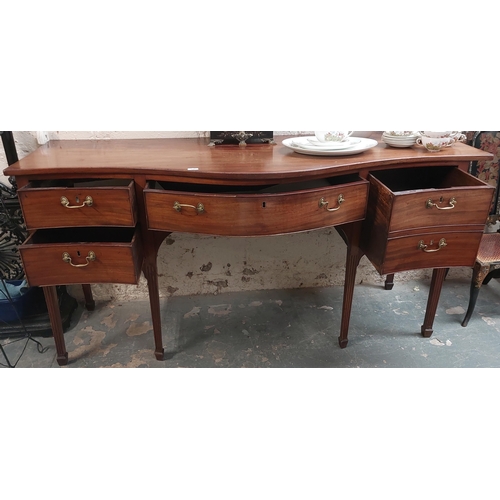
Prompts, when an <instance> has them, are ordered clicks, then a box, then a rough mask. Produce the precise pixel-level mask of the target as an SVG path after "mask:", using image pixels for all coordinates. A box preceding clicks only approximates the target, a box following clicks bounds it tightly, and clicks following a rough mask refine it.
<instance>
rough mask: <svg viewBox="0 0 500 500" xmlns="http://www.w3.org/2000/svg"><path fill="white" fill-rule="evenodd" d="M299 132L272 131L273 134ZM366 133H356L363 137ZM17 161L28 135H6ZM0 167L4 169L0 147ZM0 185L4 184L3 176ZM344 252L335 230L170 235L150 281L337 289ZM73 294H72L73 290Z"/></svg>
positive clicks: (169, 285)
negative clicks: (155, 277)
mask: <svg viewBox="0 0 500 500" xmlns="http://www.w3.org/2000/svg"><path fill="white" fill-rule="evenodd" d="M304 133H306V132H275V135H276V136H278V135H284V134H297V135H298V134H304ZM208 134H209V133H208V132H202V131H201V132H49V133H48V136H49V139H51V140H69V139H76V140H91V139H103V140H106V139H129V138H171V137H200V136H208ZM364 134H368V132H367V133H363V132H361V133H359V134H358V135H364ZM14 137H15V140H16V147H17V151H18V155H19V157H20V158H23V157H24V156H26V155H27V154H28V153H30V152H31V151H34V150H35V149H36V148H37V147H38V143H37V134H36V132H14ZM0 150H1V151H0V168H1V170H3V169H4V168H5V167H6V166H7V162H6V160H5V155H4V153H3V148H0ZM3 182H6V180H5V177H4V179H3ZM345 257H346V246H345V244H344V242H343V241H342V239H341V238H340V236H339V235H338V233H337V232H336V230H335V229H333V228H330V229H321V230H315V231H306V232H303V233H296V234H288V235H282V236H270V237H254V238H224V237H217V236H215V237H214V236H204V235H198V234H182V233H173V234H172V235H170V236H169V237H168V238H167V239H166V240H165V241H164V243H163V244H162V246H161V247H160V250H159V253H158V274H159V285H160V294H161V295H162V296H170V295H172V294H176V295H196V294H219V293H224V292H234V291H245V290H264V289H285V288H299V287H300V288H308V287H317V286H330V285H334V286H341V285H343V283H344V270H345ZM431 273H432V270H421V271H412V272H406V273H398V274H397V275H396V284H395V286H397V282H398V281H406V280H410V279H425V280H429V279H430V276H431ZM470 273H471V271H470V270H469V269H465V268H459V269H452V270H451V271H450V277H453V276H457V275H459V276H466V277H470ZM384 279H385V277H381V276H379V274H378V273H377V272H376V271H375V269H374V268H373V266H372V265H371V263H370V262H369V261H368V259H366V257H363V258H362V259H361V262H360V265H359V267H358V271H357V275H356V283H362V282H364V283H369V284H374V285H376V286H380V288H381V293H383V287H382V284H383V281H384ZM72 291H73V293H75V294H77V295H78V294H80V289H79V287H73V289H72ZM93 291H94V296H95V298H96V299H108V298H114V299H116V300H119V301H125V300H129V299H131V298H138V299H146V298H147V284H146V280H145V279H144V277H142V278H141V281H140V283H139V286H129V285H115V284H108V285H94V286H93Z"/></svg>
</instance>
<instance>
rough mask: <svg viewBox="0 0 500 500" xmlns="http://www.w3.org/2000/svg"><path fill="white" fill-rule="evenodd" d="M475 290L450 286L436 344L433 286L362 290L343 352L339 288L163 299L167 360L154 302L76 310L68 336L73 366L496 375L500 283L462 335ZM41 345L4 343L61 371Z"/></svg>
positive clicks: (49, 343) (33, 362)
mask: <svg viewBox="0 0 500 500" xmlns="http://www.w3.org/2000/svg"><path fill="white" fill-rule="evenodd" d="M469 283H470V282H469V281H468V280H466V279H463V278H458V279H447V280H446V281H445V283H444V286H443V291H442V294H441V299H440V302H439V306H438V313H437V316H436V319H435V321H434V334H433V336H432V337H431V338H423V337H421V335H420V325H421V324H422V321H423V317H424V312H425V307H426V300H427V292H428V289H429V282H427V281H409V282H397V281H396V283H395V286H394V288H393V289H392V290H390V291H388V290H384V289H383V288H382V287H380V286H376V285H364V284H360V285H357V286H356V288H355V293H354V304H353V311H352V316H351V325H350V332H349V345H348V346H347V348H346V349H340V348H339V346H338V343H337V337H338V332H339V328H340V311H341V305H342V292H343V289H342V287H330V288H313V289H296V290H275V291H259V292H244V293H243V292H242V293H228V294H220V295H199V296H184V297H171V298H169V299H168V300H164V301H162V324H163V341H164V345H165V352H166V355H165V361H162V362H159V361H156V359H155V357H154V352H153V351H154V345H153V335H152V327H151V319H150V312H149V303H148V302H146V301H130V302H117V301H114V300H110V301H97V302H96V309H95V310H94V311H90V312H89V311H86V310H85V309H84V308H83V307H82V304H81V302H80V303H79V306H78V308H77V309H76V311H75V312H74V314H73V317H72V321H71V326H70V328H69V329H68V330H67V332H66V333H65V339H66V347H67V350H68V353H69V365H68V366H67V368H83V367H86V368H87V367H92V368H94V367H95V368H97V367H139V368H143V367H144V368H145V367H150V368H176V367H193V368H201V367H203V368H211V367H228V368H229V367H230V368H235V367H248V368H253V367H266V368H287V367H297V368H298V367H311V368H316V367H317V368H329V367H332V368H333V367H337V368H358V367H359V368H367V367H377V368H378V367H380V368H386V367H409V368H420V367H422V368H423V367H426V368H429V367H457V368H458V367H499V366H500V315H499V314H498V312H499V309H498V305H499V303H500V283H499V282H498V281H496V280H492V281H491V282H490V283H489V284H488V285H485V286H483V287H482V290H481V292H480V294H479V299H478V302H477V305H476V310H475V313H474V315H473V317H472V318H471V320H470V322H469V325H468V326H467V327H466V328H463V327H462V326H461V325H460V323H461V321H462V319H463V316H464V314H465V309H466V308H467V302H468V298H469ZM37 340H39V341H40V342H41V343H42V345H43V346H44V348H45V349H46V350H45V352H43V353H40V352H38V349H37V346H36V344H35V343H34V342H31V341H28V342H27V341H26V340H25V339H23V340H21V341H19V340H18V341H16V342H12V343H9V342H10V341H9V339H3V340H2V344H3V345H4V349H5V352H6V353H7V356H8V357H9V359H10V361H11V363H15V362H16V360H17V359H18V358H19V356H20V354H21V352H22V350H23V348H24V347H26V349H25V351H24V353H23V354H22V356H21V357H20V359H19V361H18V364H17V367H42V368H45V367H47V368H48V367H58V365H57V363H56V361H55V347H54V343H53V340H52V339H51V338H41V337H38V338H37ZM26 342H27V345H26ZM0 356H1V353H0ZM1 357H2V358H3V356H1ZM0 362H1V363H4V359H0Z"/></svg>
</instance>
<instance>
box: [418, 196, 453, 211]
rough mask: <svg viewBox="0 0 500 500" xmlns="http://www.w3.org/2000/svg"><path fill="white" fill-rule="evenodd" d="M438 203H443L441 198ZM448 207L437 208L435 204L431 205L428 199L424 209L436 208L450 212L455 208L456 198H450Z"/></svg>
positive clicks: (431, 202)
mask: <svg viewBox="0 0 500 500" xmlns="http://www.w3.org/2000/svg"><path fill="white" fill-rule="evenodd" d="M440 202H441V203H442V202H443V199H442V198H441V200H440ZM448 204H449V205H450V206H449V207H439V206H438V205H437V204H436V203H433V201H432V200H431V199H430V198H429V199H428V200H427V202H426V203H425V208H432V207H436V208H437V209H438V210H451V209H453V208H455V205H456V204H457V199H456V198H450V201H449V202H448Z"/></svg>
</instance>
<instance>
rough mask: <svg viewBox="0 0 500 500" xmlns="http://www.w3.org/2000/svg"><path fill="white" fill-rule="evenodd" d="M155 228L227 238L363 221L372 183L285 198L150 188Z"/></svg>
mask: <svg viewBox="0 0 500 500" xmlns="http://www.w3.org/2000/svg"><path fill="white" fill-rule="evenodd" d="M144 194H145V200H146V213H147V219H148V227H149V229H158V230H166V231H184V232H192V233H202V234H216V235H221V236H259V235H271V234H280V233H291V232H296V231H304V230H308V229H317V228H321V227H328V226H333V225H337V224H344V223H346V222H353V221H357V220H362V219H363V218H364V217H365V212H366V200H367V194H368V182H367V181H365V180H359V181H357V182H351V183H348V184H341V185H337V186H330V187H326V188H318V189H311V190H305V191H296V192H290V193H280V194H201V193H189V192H177V191H162V190H158V189H145V190H144Z"/></svg>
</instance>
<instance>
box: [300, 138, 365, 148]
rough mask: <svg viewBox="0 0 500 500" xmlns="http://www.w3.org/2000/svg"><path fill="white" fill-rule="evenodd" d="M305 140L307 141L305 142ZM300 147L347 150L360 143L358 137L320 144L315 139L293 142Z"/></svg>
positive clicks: (302, 139)
mask: <svg viewBox="0 0 500 500" xmlns="http://www.w3.org/2000/svg"><path fill="white" fill-rule="evenodd" d="M304 139H305V140H304ZM293 142H294V143H295V144H296V145H297V146H299V147H313V148H316V149H318V148H321V149H346V148H349V147H351V146H354V144H357V143H358V142H359V139H358V138H356V137H348V138H347V139H345V140H344V141H338V142H333V141H330V142H320V141H318V139H316V138H315V137H299V138H297V139H295V140H294V141H293Z"/></svg>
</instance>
